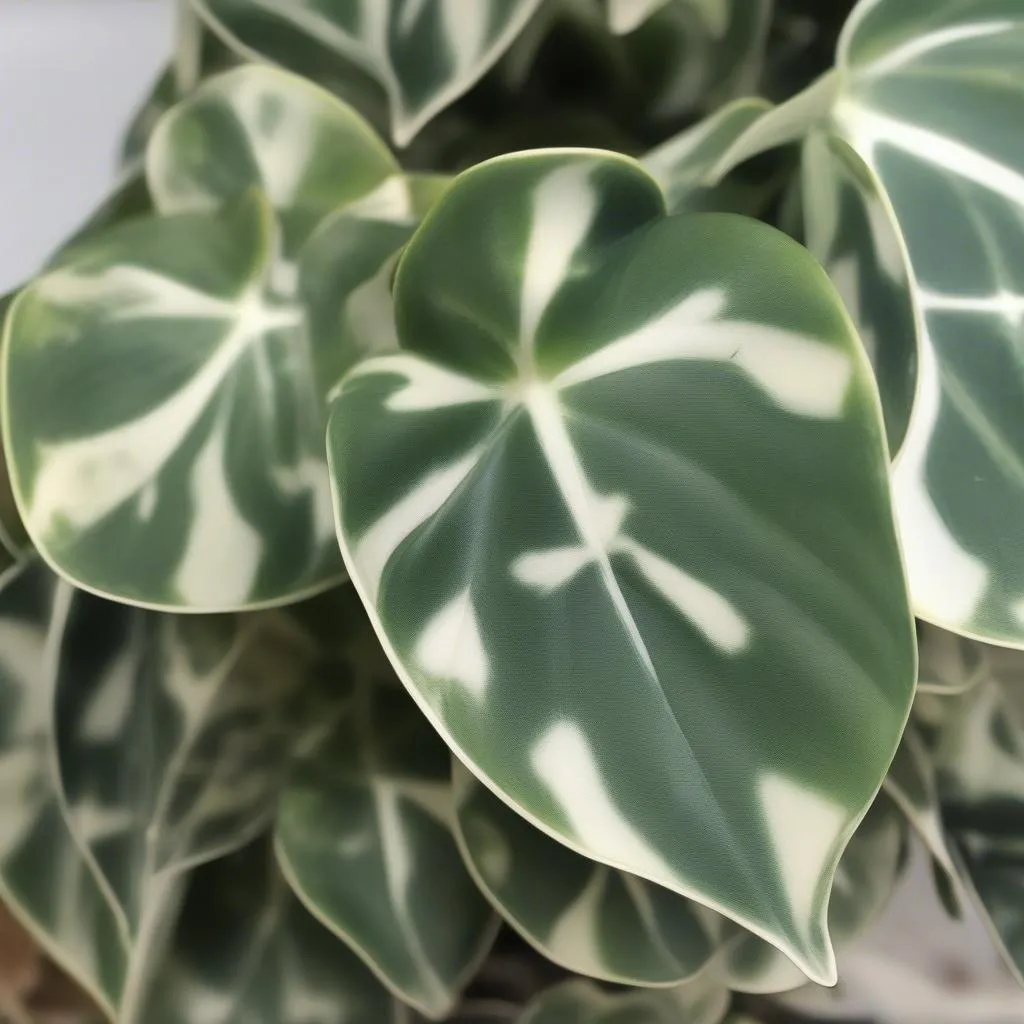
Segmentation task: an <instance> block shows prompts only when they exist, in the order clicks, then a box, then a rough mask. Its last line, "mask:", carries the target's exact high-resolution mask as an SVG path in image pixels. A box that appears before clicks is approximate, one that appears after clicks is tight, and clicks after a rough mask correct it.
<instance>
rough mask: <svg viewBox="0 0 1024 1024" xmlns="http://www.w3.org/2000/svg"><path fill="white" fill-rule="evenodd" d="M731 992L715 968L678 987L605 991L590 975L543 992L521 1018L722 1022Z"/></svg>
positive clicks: (524, 1022) (556, 1022)
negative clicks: (617, 993) (660, 989)
mask: <svg viewBox="0 0 1024 1024" xmlns="http://www.w3.org/2000/svg"><path fill="white" fill-rule="evenodd" d="M728 1006H729V993H728V991H727V990H726V989H725V987H724V986H723V985H722V984H721V982H720V981H719V979H718V977H717V975H716V974H715V973H714V972H705V974H704V975H702V976H701V977H699V978H696V979H694V980H693V981H691V982H689V983H688V984H686V985H682V986H680V987H679V988H676V989H668V990H666V991H660V992H642V993H641V992H632V993H626V994H624V995H606V994H605V993H604V992H603V991H602V990H601V989H599V988H598V987H597V986H596V985H593V984H591V983H590V982H586V981H569V982H566V983H565V984H564V985H560V986H559V987H558V988H554V989H551V990H550V991H549V992H545V993H543V994H542V995H540V996H538V997H537V998H536V999H535V1000H534V1001H533V1003H531V1004H530V1006H529V1007H527V1009H526V1011H525V1012H524V1013H523V1015H522V1017H520V1018H519V1024H719V1021H721V1020H722V1018H723V1017H724V1016H725V1013H726V1010H727V1009H728Z"/></svg>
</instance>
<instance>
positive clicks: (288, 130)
mask: <svg viewBox="0 0 1024 1024" xmlns="http://www.w3.org/2000/svg"><path fill="white" fill-rule="evenodd" d="M146 178H147V181H148V183H149V189H150V192H151V193H152V195H153V201H154V203H155V204H156V208H157V209H158V210H159V211H160V212H161V213H165V214H170V213H193V212H197V211H203V210H216V209H219V208H220V207H222V206H224V205H225V203H228V202H230V201H232V200H235V199H237V198H238V197H239V196H240V195H242V194H243V193H244V192H246V191H247V190H248V189H250V188H258V189H259V190H260V191H261V192H262V193H263V194H264V195H265V196H266V197H267V198H268V200H269V201H270V204H271V206H273V208H274V210H275V212H276V213H277V215H278V219H279V221H280V222H281V224H282V226H283V229H284V236H285V250H286V252H295V251H297V250H298V249H299V248H300V247H301V245H302V243H304V242H305V241H306V239H308V237H309V235H310V234H311V233H312V232H313V230H314V229H315V228H316V227H317V225H319V224H320V222H321V221H322V220H323V219H324V217H326V216H327V215H328V214H329V213H332V212H333V211H335V210H337V209H339V208H341V207H343V206H350V205H351V204H353V203H356V202H357V201H362V202H363V203H366V204H367V205H369V206H371V207H372V206H376V207H377V212H379V213H380V214H381V215H385V214H389V213H390V214H392V215H397V217H399V218H401V217H404V218H406V219H409V218H411V216H412V206H411V200H410V198H409V193H408V185H407V183H406V181H405V179H404V178H403V177H402V176H401V174H400V173H399V168H398V165H397V164H396V163H395V160H394V157H393V156H392V155H391V153H390V152H389V150H388V148H387V147H386V146H385V145H384V143H383V142H382V141H381V140H380V138H378V136H377V135H376V133H375V132H374V131H373V129H372V128H371V127H370V126H369V125H368V124H367V123H366V122H365V121H364V120H363V119H362V118H361V117H360V116H359V115H358V114H356V112H355V111H354V110H352V109H351V108H350V107H348V106H346V105H345V104H343V103H341V102H339V101H338V100H337V99H336V98H335V97H334V96H332V95H331V94H330V93H328V92H326V91H325V90H323V89H321V88H319V86H316V85H313V84H312V83H311V82H308V81H306V79H304V78H300V77H298V76H297V75H291V74H288V73H287V72H285V71H279V70H276V69H274V68H268V67H262V66H260V65H246V66H243V67H241V68H239V69H237V70H235V71H229V72H227V73H226V74H223V75H218V76H217V77H216V78H212V79H210V80H209V81H207V82H206V83H204V84H203V85H202V86H201V87H200V88H199V89H197V90H196V91H195V92H194V93H193V94H191V95H190V96H189V97H188V98H187V99H186V100H184V101H183V102H181V103H179V104H178V105H177V106H176V107H174V108H173V109H172V110H171V111H169V112H168V114H167V115H166V116H164V117H163V118H162V119H161V121H160V122H159V124H158V125H157V127H156V129H155V130H154V132H153V136H152V138H151V139H150V142H149V146H148V148H147V151H146ZM392 251H393V250H392ZM279 272H280V273H281V274H282V275H283V274H284V267H282V268H281V270H280V271H279ZM293 272H294V271H293Z"/></svg>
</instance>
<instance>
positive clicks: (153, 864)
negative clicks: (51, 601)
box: [50, 592, 318, 1024]
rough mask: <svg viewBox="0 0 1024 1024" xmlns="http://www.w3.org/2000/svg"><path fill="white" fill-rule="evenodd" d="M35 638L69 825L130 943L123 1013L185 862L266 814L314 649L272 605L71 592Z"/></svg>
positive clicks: (231, 844) (242, 838) (146, 970)
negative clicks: (212, 604) (209, 609)
mask: <svg viewBox="0 0 1024 1024" xmlns="http://www.w3.org/2000/svg"><path fill="white" fill-rule="evenodd" d="M50 643H51V658H52V659H53V663H54V665H55V666H56V669H55V671H56V691H55V696H54V700H55V705H54V714H55V719H56V723H57V727H56V742H57V762H58V765H59V771H60V777H61V781H62V784H63V791H64V794H65V797H66V802H67V808H66V810H67V816H68V823H69V825H70V827H71V829H72V831H73V833H74V835H75V837H76V839H77V840H78V842H79V844H80V845H81V846H82V848H83V849H84V851H85V852H86V855H87V856H88V857H89V859H90V860H91V861H92V863H93V864H94V865H95V867H96V869H97V871H98V873H99V877H100V881H101V884H102V885H103V887H104V889H105V891H106V892H107V894H108V896H109V899H110V902H111V906H112V909H113V911H114V913H115V915H116V917H117V918H118V921H119V923H120V926H121V929H122V932H123V934H124V935H125V937H126V939H127V942H128V944H129V948H130V959H129V969H128V975H127V980H126V984H125V990H124V992H123V993H122V995H121V999H120V1003H119V1020H120V1021H121V1022H123V1024H133V1022H134V1021H136V1020H137V1019H139V1018H138V1015H139V1013H140V1008H141V1001H142V999H143V996H144V994H145V990H146V986H147V984H148V982H149V980H150V978H151V976H152V972H153V969H154V967H155V966H156V964H157V963H158V960H159V957H160V955H161V953H162V951H163V943H164V941H165V939H166V936H167V929H168V928H169V927H170V925H172V924H173V922H174V919H175V916H176V914H177V911H178V907H179V903H180V896H181V890H182V886H183V885H184V879H185V874H186V872H187V870H188V869H189V868H191V867H193V866H195V865H196V864H200V863H203V862H205V861H208V860H211V859H214V858H216V857H219V856H222V855H223V854H225V853H227V852H230V851H231V850H234V849H237V848H238V847H239V846H241V845H243V844H244V843H246V842H247V841H249V840H250V839H251V838H252V837H253V836H254V835H255V834H256V833H258V832H259V831H260V830H261V829H262V828H264V827H266V825H267V824H268V822H269V821H270V819H271V817H272V815H273V813H274V810H275V807H276V802H277V797H278V794H279V791H280V788H281V785H282V784H283V781H284V777H285V774H286V771H287V769H288V767H289V765H290V758H291V755H292V748H293V744H294V742H295V738H296V736H297V735H298V734H299V733H300V730H301V729H302V728H304V725H305V722H304V712H305V701H306V697H305V695H304V686H303V684H304V683H305V682H306V681H307V679H308V676H309V674H310V669H311V666H312V665H314V664H315V663H316V659H317V657H318V648H317V646H316V645H315V643H314V642H313V640H312V639H311V638H310V637H309V636H308V635H307V634H306V633H305V632H304V631H302V630H301V629H300V628H299V627H298V625H297V623H296V622H295V621H294V620H293V619H292V618H291V617H285V616H284V615H283V613H275V614H270V613H267V614H263V615H254V616H248V617H243V616H223V617H215V616H182V617H176V616H171V615H165V614H157V613H153V612H146V611H141V610H138V609H135V608H131V607H129V606H126V605H119V604H114V603H112V602H108V601H105V600H103V599H101V598H96V597H93V596H91V595H89V594H85V593H82V592H75V593H73V594H71V595H69V596H68V597H67V599H66V600H65V601H64V603H63V607H61V608H58V609H57V611H56V612H55V614H54V622H53V625H52V626H51V640H50Z"/></svg>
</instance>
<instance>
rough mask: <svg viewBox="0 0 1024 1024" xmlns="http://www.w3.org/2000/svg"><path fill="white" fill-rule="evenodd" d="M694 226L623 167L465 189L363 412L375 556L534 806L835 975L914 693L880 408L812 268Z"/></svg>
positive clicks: (406, 621) (553, 166)
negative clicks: (830, 917) (846, 873)
mask: <svg viewBox="0 0 1024 1024" xmlns="http://www.w3.org/2000/svg"><path fill="white" fill-rule="evenodd" d="M663 214H664V198H663V196H662V194H661V192H660V190H659V189H658V187H657V185H656V183H655V182H654V180H653V179H652V178H650V177H649V176H648V175H647V173H646V172H645V171H644V170H643V169H642V168H641V167H640V166H639V165H638V164H636V163H634V162H633V161H631V160H628V159H626V158H623V157H618V156H614V155H612V154H607V153H602V152H598V151H578V150H577V151H553V152H547V153H533V154H522V155H517V156H511V157H505V158H500V159H498V160H495V161H491V162H489V163H487V164H483V165H480V166H479V167H477V168H474V169H473V170H471V171H468V172H466V173H465V174H464V175H462V176H461V178H459V179H457V181H456V184H454V185H453V186H452V187H451V188H450V190H449V191H448V192H447V193H446V195H445V196H444V197H443V198H442V199H441V201H440V203H439V204H438V206H437V207H435V210H434V211H433V213H432V214H431V215H430V216H429V217H428V219H427V221H426V222H425V224H424V226H423V227H422V228H421V230H420V231H419V233H418V234H417V235H416V236H415V237H414V239H413V240H412V242H410V244H409V246H408V248H407V249H406V252H405V255H404V256H403V258H402V262H401V263H400V265H399V270H398V274H397V279H396V285H395V302H396V318H397V326H398V332H399V340H400V343H401V346H402V349H403V351H401V352H400V353H398V354H394V355H390V356H383V357H378V358H376V359H372V360H369V361H367V362H365V363H363V364H361V365H360V366H357V367H356V368H355V369H354V370H353V371H352V372H351V373H350V374H349V375H348V377H347V378H346V379H345V380H344V381H343V384H342V386H341V387H340V389H339V392H338V394H337V396H336V398H335V400H334V403H333V409H332V418H331V425H330V428H329V434H330V437H329V453H330V456H331V460H332V470H333V473H334V479H335V484H336V498H337V518H338V526H339V532H340V539H341V545H342V550H343V554H344V556H345V560H346V563H347V566H348V568H349V571H350V574H351V576H352V578H353V581H354V582H355V584H356V586H357V587H358V588H359V591H360V593H361V595H362V597H363V599H364V601H365V602H366V603H367V605H368V606H369V607H370V608H371V609H372V614H373V616H374V619H375V625H376V627H377V628H378V630H379V632H380V633H381V635H382V637H383V638H384V640H385V642H386V646H387V648H388V650H389V653H390V655H391V657H392V659H393V661H394V663H395V665H396V667H397V668H398V669H399V672H400V674H401V675H402V678H403V679H404V681H405V682H406V684H407V685H408V686H409V688H410V689H411V691H412V692H413V694H414V695H415V696H416V697H417V699H418V700H419V702H420V703H421V705H422V706H423V708H424V709H425V710H426V712H427V713H428V715H429V716H430V718H431V719H432V721H433V722H434V724H435V725H436V726H437V727H438V729H439V730H440V731H441V732H442V734H443V735H445V736H446V738H447V739H448V740H449V742H450V743H451V744H452V745H453V746H454V747H455V749H456V751H457V752H458V753H459V755H460V757H461V758H462V759H463V760H464V761H465V762H466V763H467V764H468V765H469V766H470V767H471V768H472V769H473V770H474V771H475V772H476V773H477V774H478V775H480V776H481V777H483V778H484V779H485V780H487V781H488V782H489V783H490V784H491V785H492V786H493V787H494V788H495V789H496V790H497V791H498V792H499V793H500V794H501V795H502V796H503V797H504V798H505V799H506V800H507V801H508V802H509V803H511V804H512V805H513V806H514V807H516V809H518V810H519V811H520V812H521V813H522V814H524V815H525V816H526V817H527V818H528V819H530V820H531V821H532V822H533V823H534V824H536V825H538V826H539V827H541V828H542V829H544V830H545V831H547V832H549V833H551V834H552V835H554V836H555V837H556V838H558V839H560V840H561V841H563V842H565V843H566V844H567V845H570V846H572V847H574V848H576V849H577V850H579V851H581V852H583V853H586V854H587V855H589V856H591V857H593V858H595V859H598V860H601V861H603V862H605V863H608V864H610V865H612V866H615V867H620V868H623V869H626V870H629V871H631V872H632V873H634V874H637V875H640V876H642V877H645V878H647V879H650V880H652V881H656V882H659V883H661V884H663V885H665V886H666V887H668V888H670V889H673V890H675V891H676V892H679V893H682V894H683V895H690V896H693V897H695V898H697V899H698V900H701V901H703V902H705V903H706V904H708V905H710V906H712V907H715V908H718V909H720V910H721V911H722V912H724V913H726V914H728V915H729V916H731V917H733V918H735V919H737V920H739V921H741V922H742V923H744V924H745V925H746V926H748V927H749V928H751V929H752V930H753V931H755V932H757V933H758V934H761V935H763V936H764V937H766V938H768V939H769V940H770V941H772V942H774V943H777V944H778V945H779V946H780V948H782V949H783V950H784V951H786V952H788V953H790V954H791V955H792V956H793V957H795V958H796V959H797V960H798V961H799V962H800V963H801V965H802V966H804V967H805V968H806V970H807V972H808V973H809V974H810V975H811V976H812V977H815V978H817V979H820V980H824V981H828V980H830V979H832V978H833V977H834V964H833V960H832V953H831V948H830V944H829V941H828V936H827V929H826V922H825V913H826V904H827V900H828V894H829V889H830V885H831V880H832V876H833V874H834V871H835V868H836V865H837V863H838V861H839V857H840V855H841V853H842V850H843V848H844V846H845V844H846V842H847V840H848V838H849V836H850V835H851V833H852V832H853V829H854V827H855V825H856V823H857V821H858V819H859V818H860V816H861V815H862V814H863V812H864V810H865V809H866V807H867V805H868V804H869V803H870V801H871V798H872V797H873V796H874V794H875V792H876V790H877V788H878V786H879V784H880V783H881V780H882V777H883V776H884V774H885V770H886V768H887V767H888V764H889V761H890V760H891V758H892V756H893V753H894V751H895V749H896V745H897V741H898V738H899V734H900V732H901V730H902V727H903V724H904V722H905V720H906V716H907V712H908V707H909V702H910V698H911V692H912V688H913V682H914V675H915V663H914V662H915V657H914V638H913V632H912V629H911V621H910V617H909V615H908V611H907V602H906V594H905V587H904V581H903V577H902V571H901V565H900V557H899V553H898V550H897V545H896V538H895V532H894V526H893V521H892V512H891V508H890V505H889V497H888V486H887V479H886V459H885V449H884V443H883V432H882V426H881V420H880V415H879V409H878V401H877V396H876V394H875V392H874V390H873V387H872V384H871V380H870V370H869V368H868V366H867V363H866V361H865V360H864V358H863V355H862V353H861V350H860V348H859V346H858V344H857V341H856V338H855V337H854V335H853V333H852V330H851V328H850V326H849V322H848V320H847V319H846V317H845V316H844V314H843V312H842V308H841V305H840V303H839V299H838V297H837V296H836V294H835V292H834V291H833V289H832V288H831V286H830V285H829V283H828V281H827V278H826V277H825V275H824V273H823V272H822V271H821V270H820V268H819V267H818V266H817V265H816V264H815V263H814V261H813V260H812V259H811V258H810V256H809V255H808V254H807V253H806V252H805V251H804V250H802V249H801V248H799V247H798V246H797V245H795V244H794V243H793V242H791V241H790V240H788V239H786V238H785V237H784V236H782V235H781V234H779V233H777V232H775V231H773V230H772V229H769V228H766V227H764V226H761V225H758V224H756V223H754V222H749V221H744V220H741V219H739V218H735V217H729V216H715V215H707V216H694V217H678V218H665V217H664V216H663ZM382 467H386V472H384V471H382Z"/></svg>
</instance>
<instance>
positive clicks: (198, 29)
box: [174, 0, 203, 97]
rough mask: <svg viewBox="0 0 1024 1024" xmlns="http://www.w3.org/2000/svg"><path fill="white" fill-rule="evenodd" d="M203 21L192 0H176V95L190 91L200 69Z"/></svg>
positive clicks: (194, 85) (199, 73) (197, 80)
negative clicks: (177, 0)
mask: <svg viewBox="0 0 1024 1024" xmlns="http://www.w3.org/2000/svg"><path fill="white" fill-rule="evenodd" d="M202 50H203V23H202V21H200V19H199V15H198V14H196V10H195V7H193V6H192V0H179V2H178V37H177V42H176V43H175V47H174V88H175V91H176V92H177V94H178V96H179V97H181V96H185V95H187V94H188V93H190V92H191V91H192V90H193V89H194V88H195V87H196V86H197V85H198V84H199V79H200V77H201V71H202V67H201V65H202Z"/></svg>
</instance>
